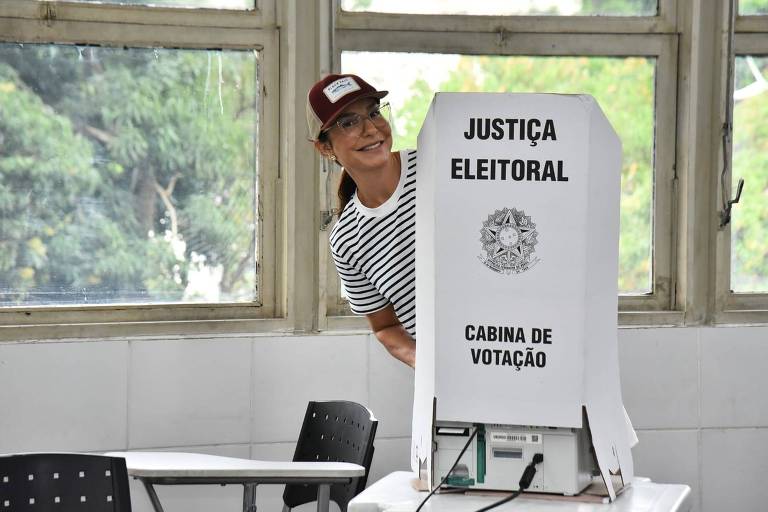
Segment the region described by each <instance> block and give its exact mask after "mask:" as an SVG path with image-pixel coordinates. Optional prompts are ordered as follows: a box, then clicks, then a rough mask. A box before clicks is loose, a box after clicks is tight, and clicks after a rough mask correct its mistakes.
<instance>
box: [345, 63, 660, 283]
mask: <svg viewBox="0 0 768 512" xmlns="http://www.w3.org/2000/svg"><path fill="white" fill-rule="evenodd" d="M342 68H343V69H344V70H345V71H346V72H354V73H358V74H360V75H361V76H363V77H365V78H366V80H369V81H370V82H371V83H373V84H375V85H376V86H377V87H379V88H383V89H387V90H389V91H390V95H389V96H388V97H387V98H388V101H389V102H390V103H391V104H392V110H393V119H394V125H395V130H394V131H395V133H396V140H395V146H396V147H400V148H403V147H415V146H416V137H417V135H418V132H419V129H420V128H421V124H422V122H423V120H424V116H425V115H426V112H427V108H428V107H429V103H430V101H431V100H432V96H433V94H434V92H435V91H486V92H552V93H587V94H591V95H592V96H594V97H595V98H596V99H597V101H598V102H599V103H600V105H601V106H602V108H603V110H605V112H606V115H607V116H608V118H609V119H610V121H611V124H613V127H614V128H615V129H616V130H617V132H618V134H619V137H621V141H622V146H623V151H624V158H623V168H622V179H621V187H622V196H621V239H620V250H619V253H620V276H619V290H620V291H621V292H622V293H624V294H630V293H648V292H650V291H651V289H652V268H651V267H652V258H651V244H652V238H653V236H652V233H653V231H652V229H651V226H652V222H651V219H652V213H651V212H652V203H653V148H654V140H653V134H654V76H655V60H653V59H647V58H640V57H627V58H608V57H500V56H494V57H480V56H478V57H476V56H462V55H435V54H416V53H410V54H397V53H369V52H344V53H343V54H342ZM392 69H397V70H398V72H397V75H396V76H395V75H392V73H390V72H389V71H388V70H392ZM390 98H391V99H390Z"/></svg>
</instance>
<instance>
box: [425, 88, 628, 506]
mask: <svg viewBox="0 0 768 512" xmlns="http://www.w3.org/2000/svg"><path fill="white" fill-rule="evenodd" d="M418 151H419V155H418V174H417V180H418V182H417V183H418V188H417V206H416V212H417V213H416V215H417V223H416V226H417V237H416V238H417V242H416V255H417V257H416V283H417V284H416V286H417V290H418V293H417V305H416V311H417V319H418V321H417V332H416V340H417V343H416V350H417V352H416V361H417V365H416V381H415V382H416V383H415V386H416V388H415V394H414V411H413V444H412V466H413V469H414V471H420V473H421V475H422V476H424V477H426V479H427V480H428V481H429V485H430V487H432V486H434V485H436V484H437V482H438V481H439V480H437V481H436V480H435V479H436V478H438V477H437V475H436V474H433V473H434V471H433V469H434V468H433V466H432V465H433V463H434V450H433V448H434V446H435V425H436V424H438V423H440V422H448V423H449V424H450V422H469V423H470V424H485V425H515V426H519V427H520V428H523V427H525V426H537V427H542V428H549V429H552V430H553V431H556V430H557V429H561V430H569V429H570V430H574V429H584V430H582V431H581V432H584V433H588V434H589V437H588V440H589V442H590V443H591V448H592V449H593V452H594V455H590V456H591V457H592V458H593V459H596V462H597V466H598V467H599V473H600V475H601V476H602V477H603V479H604V481H605V485H606V488H607V492H608V494H609V495H610V497H611V499H613V498H615V496H616V492H617V490H618V489H619V488H621V487H622V486H623V485H624V484H625V483H629V482H630V481H631V480H632V476H633V475H632V473H633V469H632V466H633V463H632V454H631V451H630V442H631V441H630V431H631V426H628V420H627V418H626V415H625V413H624V410H623V406H622V400H621V393H620V384H619V370H618V355H617V316H618V315H617V306H618V304H617V301H618V298H617V297H618V289H617V281H618V278H617V276H618V247H619V243H618V238H619V198H620V171H621V144H620V141H619V139H618V137H617V135H616V133H615V132H614V130H613V129H612V127H611V125H610V124H609V122H608V120H607V119H606V117H605V115H604V114H603V112H602V111H601V109H600V107H599V106H598V104H597V103H596V102H595V100H594V99H593V98H592V97H590V96H586V95H555V94H504V93H438V94H437V95H435V98H434V100H433V102H432V105H431V107H430V109H429V112H428V114H427V117H426V119H425V121H424V125H423V127H422V129H421V132H420V134H419V139H418ZM522 437H523V438H524V437H525V436H522ZM533 439H538V437H533ZM545 443H546V440H545ZM499 453H502V452H499ZM505 453H506V455H504V456H505V457H514V456H516V455H515V454H514V453H513V452H505ZM510 454H511V455H510ZM547 462H548V460H547V459H545V461H544V462H543V465H544V466H545V467H546V465H547ZM483 463H484V464H489V463H490V462H489V461H484V462H483Z"/></svg>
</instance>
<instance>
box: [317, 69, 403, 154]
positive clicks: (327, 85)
mask: <svg viewBox="0 0 768 512" xmlns="http://www.w3.org/2000/svg"><path fill="white" fill-rule="evenodd" d="M387 94H389V91H377V90H376V89H375V88H374V87H373V86H372V85H371V84H369V83H368V82H366V81H365V80H363V79H362V78H360V77H359V76H357V75H336V74H332V75H328V76H326V77H325V78H323V79H322V80H320V81H319V82H317V83H316V84H315V85H313V86H312V88H311V89H310V90H309V94H307V125H308V126H309V136H310V140H313V141H314V140H317V139H318V137H319V136H320V133H322V132H323V130H326V129H328V127H329V126H331V125H332V124H333V122H334V121H335V120H336V117H338V115H339V114H340V113H341V111H342V110H344V109H345V108H346V107H347V106H349V105H350V104H351V103H352V102H354V101H357V100H359V99H360V98H379V99H380V98H383V97H384V96H386V95H387Z"/></svg>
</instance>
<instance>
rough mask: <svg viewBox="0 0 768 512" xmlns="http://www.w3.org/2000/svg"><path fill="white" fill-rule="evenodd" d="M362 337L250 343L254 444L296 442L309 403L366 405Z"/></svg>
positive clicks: (316, 337) (271, 339) (309, 337)
mask: <svg viewBox="0 0 768 512" xmlns="http://www.w3.org/2000/svg"><path fill="white" fill-rule="evenodd" d="M366 343H367V340H366V336H364V335H354V336H306V337H299V336H293V337H283V338H268V339H257V340H256V341H254V363H253V364H254V374H255V384H254V388H253V395H254V398H253V402H254V414H255V417H254V421H253V442H254V443H271V442H281V441H295V440H296V439H297V438H298V436H299V431H300V430H301V423H302V421H303V420H304V413H305V412H306V410H307V403H308V402H309V401H311V400H315V401H317V400H351V401H353V402H358V403H360V404H362V405H365V406H368V403H367V401H368V391H367V373H368V370H367V345H366Z"/></svg>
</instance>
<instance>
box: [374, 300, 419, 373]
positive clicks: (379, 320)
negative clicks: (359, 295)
mask: <svg viewBox="0 0 768 512" xmlns="http://www.w3.org/2000/svg"><path fill="white" fill-rule="evenodd" d="M365 316H366V317H367V318H368V323H370V324H371V330H373V334H375V335H376V338H377V339H378V340H379V341H380V342H381V344H382V345H384V346H385V347H386V349H387V350H388V351H389V353H390V354H392V355H393V356H394V357H396V358H397V359H399V360H400V361H402V362H404V363H405V364H407V365H408V366H410V367H411V368H416V341H415V340H414V339H413V337H411V335H410V334H408V331H406V330H405V327H403V324H401V323H400V320H398V319H397V315H395V308H394V306H392V304H390V305H389V306H387V307H385V308H384V309H382V310H379V311H376V312H375V313H369V314H367V315H365Z"/></svg>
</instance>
